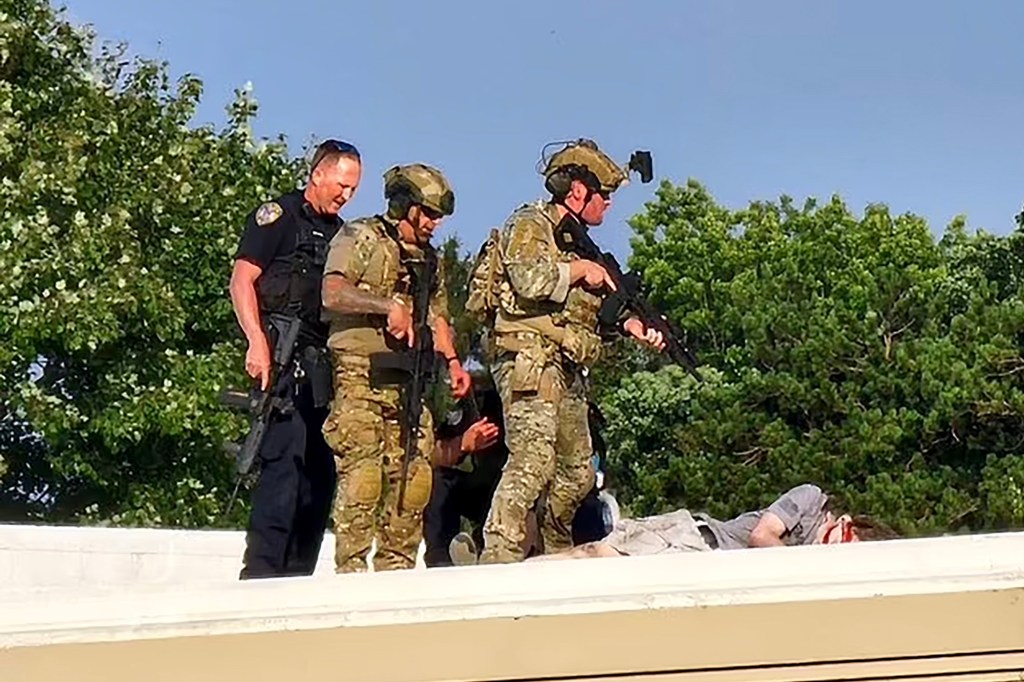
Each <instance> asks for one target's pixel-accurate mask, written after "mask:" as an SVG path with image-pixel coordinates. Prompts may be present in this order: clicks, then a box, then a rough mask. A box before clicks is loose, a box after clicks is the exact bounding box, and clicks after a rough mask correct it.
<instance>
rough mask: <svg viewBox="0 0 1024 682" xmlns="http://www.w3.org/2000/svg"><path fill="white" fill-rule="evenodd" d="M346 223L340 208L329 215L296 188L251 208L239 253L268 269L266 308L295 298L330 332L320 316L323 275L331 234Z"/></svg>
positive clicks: (263, 282) (261, 286)
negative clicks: (254, 208) (313, 204)
mask: <svg viewBox="0 0 1024 682" xmlns="http://www.w3.org/2000/svg"><path fill="white" fill-rule="evenodd" d="M341 226H342V219H341V218H340V217H339V216H338V215H337V214H329V215H324V214H321V213H317V212H316V210H314V209H313V207H312V206H311V205H310V204H309V202H307V201H306V199H305V197H304V196H303V190H295V191H292V192H289V193H287V194H284V195H282V196H281V197H278V198H277V199H276V200H274V201H269V202H266V203H264V204H262V205H261V206H260V207H259V208H257V209H256V210H255V211H253V212H251V213H250V214H249V215H248V216H247V218H246V222H245V230H244V232H243V233H242V239H241V242H240V244H239V247H238V250H237V252H236V253H235V258H236V259H242V260H246V261H248V262H250V263H252V264H253V265H256V266H257V267H259V268H260V269H261V270H262V273H261V274H260V277H259V278H257V280H256V293H257V297H258V300H259V304H260V309H261V310H263V311H282V310H283V309H284V308H286V307H287V306H288V305H289V304H291V305H293V306H295V307H297V308H299V309H301V313H300V314H301V315H302V317H303V318H304V319H305V320H306V321H307V322H308V323H310V324H311V325H313V326H315V327H316V328H317V329H316V331H317V332H318V335H320V334H321V333H322V334H323V335H324V338H326V325H322V323H321V321H320V314H319V310H320V303H319V301H320V280H321V278H322V276H323V265H324V263H325V262H326V258H327V249H328V247H329V246H330V242H331V239H332V238H333V237H334V235H335V234H336V233H337V231H338V229H340V227H341Z"/></svg>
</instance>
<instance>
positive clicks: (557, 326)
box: [473, 204, 602, 366]
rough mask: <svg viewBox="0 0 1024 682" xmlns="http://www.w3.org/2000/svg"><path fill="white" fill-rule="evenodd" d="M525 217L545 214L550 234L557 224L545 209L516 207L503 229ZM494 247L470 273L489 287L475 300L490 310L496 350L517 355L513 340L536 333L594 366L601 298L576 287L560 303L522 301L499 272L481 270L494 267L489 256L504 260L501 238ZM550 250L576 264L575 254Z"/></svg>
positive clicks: (578, 360)
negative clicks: (490, 308)
mask: <svg viewBox="0 0 1024 682" xmlns="http://www.w3.org/2000/svg"><path fill="white" fill-rule="evenodd" d="M528 214H532V216H536V215H538V214H540V215H543V219H544V220H545V221H546V222H547V223H549V224H550V227H551V229H552V230H553V229H555V228H556V223H555V221H554V219H553V217H552V216H551V215H549V213H548V212H547V208H546V206H545V205H543V204H533V205H526V206H523V207H520V208H519V209H518V210H517V211H516V212H515V213H513V215H512V216H511V217H510V218H509V220H508V221H507V222H506V224H505V228H506V230H507V229H508V228H509V227H510V226H511V224H512V223H514V221H515V220H517V219H519V218H520V217H522V216H524V215H528ZM496 246H497V248H496V249H495V248H494V247H493V246H492V248H491V249H490V251H488V249H487V248H486V245H485V248H484V249H482V252H481V254H480V255H479V256H478V268H477V269H476V270H474V273H473V275H474V276H479V278H480V279H481V280H489V281H490V287H489V288H488V286H485V285H482V284H480V285H477V286H478V289H479V291H480V292H481V294H478V298H479V299H480V300H487V301H488V303H489V304H490V305H492V306H493V317H492V319H493V328H494V331H495V333H496V345H497V346H498V347H499V348H501V347H505V348H507V349H509V350H516V348H517V346H518V345H519V344H518V343H517V342H516V341H515V340H514V339H515V338H516V337H519V338H522V336H523V334H527V335H529V334H531V333H534V334H539V335H540V336H541V337H543V338H544V339H546V340H548V341H550V342H552V343H554V344H555V345H556V346H557V347H559V348H560V349H561V351H562V352H563V353H564V354H565V355H566V356H567V357H568V358H569V359H571V360H573V361H574V362H576V363H578V364H580V365H585V366H592V365H593V364H594V363H595V362H597V360H598V359H599V358H600V357H601V349H602V341H601V337H600V335H599V334H597V315H598V311H599V310H600V308H601V302H602V297H601V296H597V295H595V294H592V293H590V292H588V291H586V290H584V289H583V288H581V287H578V286H575V287H572V288H571V289H569V294H568V296H567V297H566V299H565V302H564V303H555V302H553V301H527V300H525V299H521V298H520V297H519V296H517V295H516V294H515V292H514V291H513V289H512V286H511V283H510V282H509V281H508V278H507V274H506V273H505V272H504V270H503V268H499V266H487V265H485V263H493V262H494V261H493V260H490V259H489V258H488V257H489V256H491V255H492V254H493V253H494V252H495V251H497V252H498V254H499V256H502V255H503V251H504V245H503V244H502V243H501V240H500V239H499V240H498V244H497V245H496ZM550 246H551V253H552V255H553V256H554V257H555V260H557V261H561V262H564V263H568V262H571V261H572V260H575V259H576V255H575V254H570V253H566V252H563V251H562V250H561V249H559V248H558V247H557V245H556V244H555V243H554V240H553V238H552V241H551V244H550ZM485 272H486V274H485ZM493 273H497V276H496V277H495V276H494V274H493ZM495 285H496V286H495ZM484 291H487V292H489V293H490V298H488V299H485V298H484V296H483V295H482V293H483V292H484ZM491 301H494V303H491ZM478 307H479V309H480V310H481V311H484V312H489V311H488V310H487V307H486V306H485V305H479V306H478ZM477 314H478V315H479V314H480V313H479V312H478V313H477Z"/></svg>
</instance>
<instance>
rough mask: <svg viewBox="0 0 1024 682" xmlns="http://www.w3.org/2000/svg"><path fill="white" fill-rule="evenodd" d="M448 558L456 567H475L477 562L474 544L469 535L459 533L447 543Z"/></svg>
mask: <svg viewBox="0 0 1024 682" xmlns="http://www.w3.org/2000/svg"><path fill="white" fill-rule="evenodd" d="M448 556H450V557H451V558H452V563H453V564H454V565H456V566H475V565H476V563H477V560H478V557H477V551H476V543H475V542H473V536H472V535H470V534H469V533H459V534H458V535H456V536H455V537H453V538H452V541H451V542H450V543H448Z"/></svg>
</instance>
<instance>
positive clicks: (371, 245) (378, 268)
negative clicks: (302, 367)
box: [324, 216, 448, 355]
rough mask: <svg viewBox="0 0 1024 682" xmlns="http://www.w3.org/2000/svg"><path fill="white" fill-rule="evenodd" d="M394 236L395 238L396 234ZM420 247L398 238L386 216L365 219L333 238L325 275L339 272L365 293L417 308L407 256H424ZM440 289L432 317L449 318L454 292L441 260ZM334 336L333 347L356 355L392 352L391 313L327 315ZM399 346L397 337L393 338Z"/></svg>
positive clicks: (331, 334) (331, 340)
mask: <svg viewBox="0 0 1024 682" xmlns="http://www.w3.org/2000/svg"><path fill="white" fill-rule="evenodd" d="M392 235H394V236H392ZM420 253H421V252H420V250H419V247H416V246H413V245H411V244H406V243H405V242H402V241H401V240H399V239H398V236H397V231H396V223H394V222H393V221H389V219H388V218H387V217H385V216H372V217H368V218H359V219H357V220H354V221H351V222H349V223H347V224H346V225H345V227H343V228H342V229H341V230H340V231H339V232H338V233H337V234H336V235H335V236H334V238H333V239H332V240H331V245H330V250H329V251H328V253H327V264H326V265H325V267H324V275H325V276H326V275H330V274H337V275H341V276H342V277H344V278H345V279H346V280H348V282H349V283H350V284H353V285H355V286H357V287H359V288H360V289H363V290H364V291H368V292H370V293H372V294H375V295H377V296H382V297H384V298H396V299H398V300H400V301H402V302H403V303H405V304H406V305H407V306H409V308H410V310H411V308H412V292H411V284H410V277H409V272H408V270H407V269H406V267H405V266H404V263H403V261H402V256H403V255H406V256H410V257H416V256H418V255H420ZM437 266H438V273H437V277H438V285H437V289H436V290H435V292H434V295H433V297H432V298H431V300H430V312H429V319H431V320H433V319H434V318H436V317H443V318H445V319H447V318H448V294H447V291H446V286H445V278H444V269H443V267H442V261H441V259H440V258H438V260H437ZM327 317H328V319H329V320H330V325H331V327H330V337H329V338H328V341H327V345H328V346H329V347H330V348H333V349H335V350H338V351H342V352H345V353H353V354H356V355H368V354H370V353H375V352H380V351H385V350H388V346H387V343H386V340H385V339H386V338H388V339H390V338H391V337H390V335H388V334H387V332H386V329H387V316H386V315H345V314H339V313H327ZM392 342H393V339H392Z"/></svg>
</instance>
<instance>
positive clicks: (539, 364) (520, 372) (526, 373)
mask: <svg viewBox="0 0 1024 682" xmlns="http://www.w3.org/2000/svg"><path fill="white" fill-rule="evenodd" d="M547 362H548V352H547V350H545V349H544V348H543V347H542V346H541V345H540V344H537V345H530V346H526V347H525V348H523V349H521V350H520V351H519V352H518V353H516V359H515V364H514V365H513V367H512V377H511V383H512V391H513V392H516V393H520V392H522V393H535V392H536V391H537V390H538V389H539V388H540V375H541V374H542V373H543V372H544V365H546V364H547Z"/></svg>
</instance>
